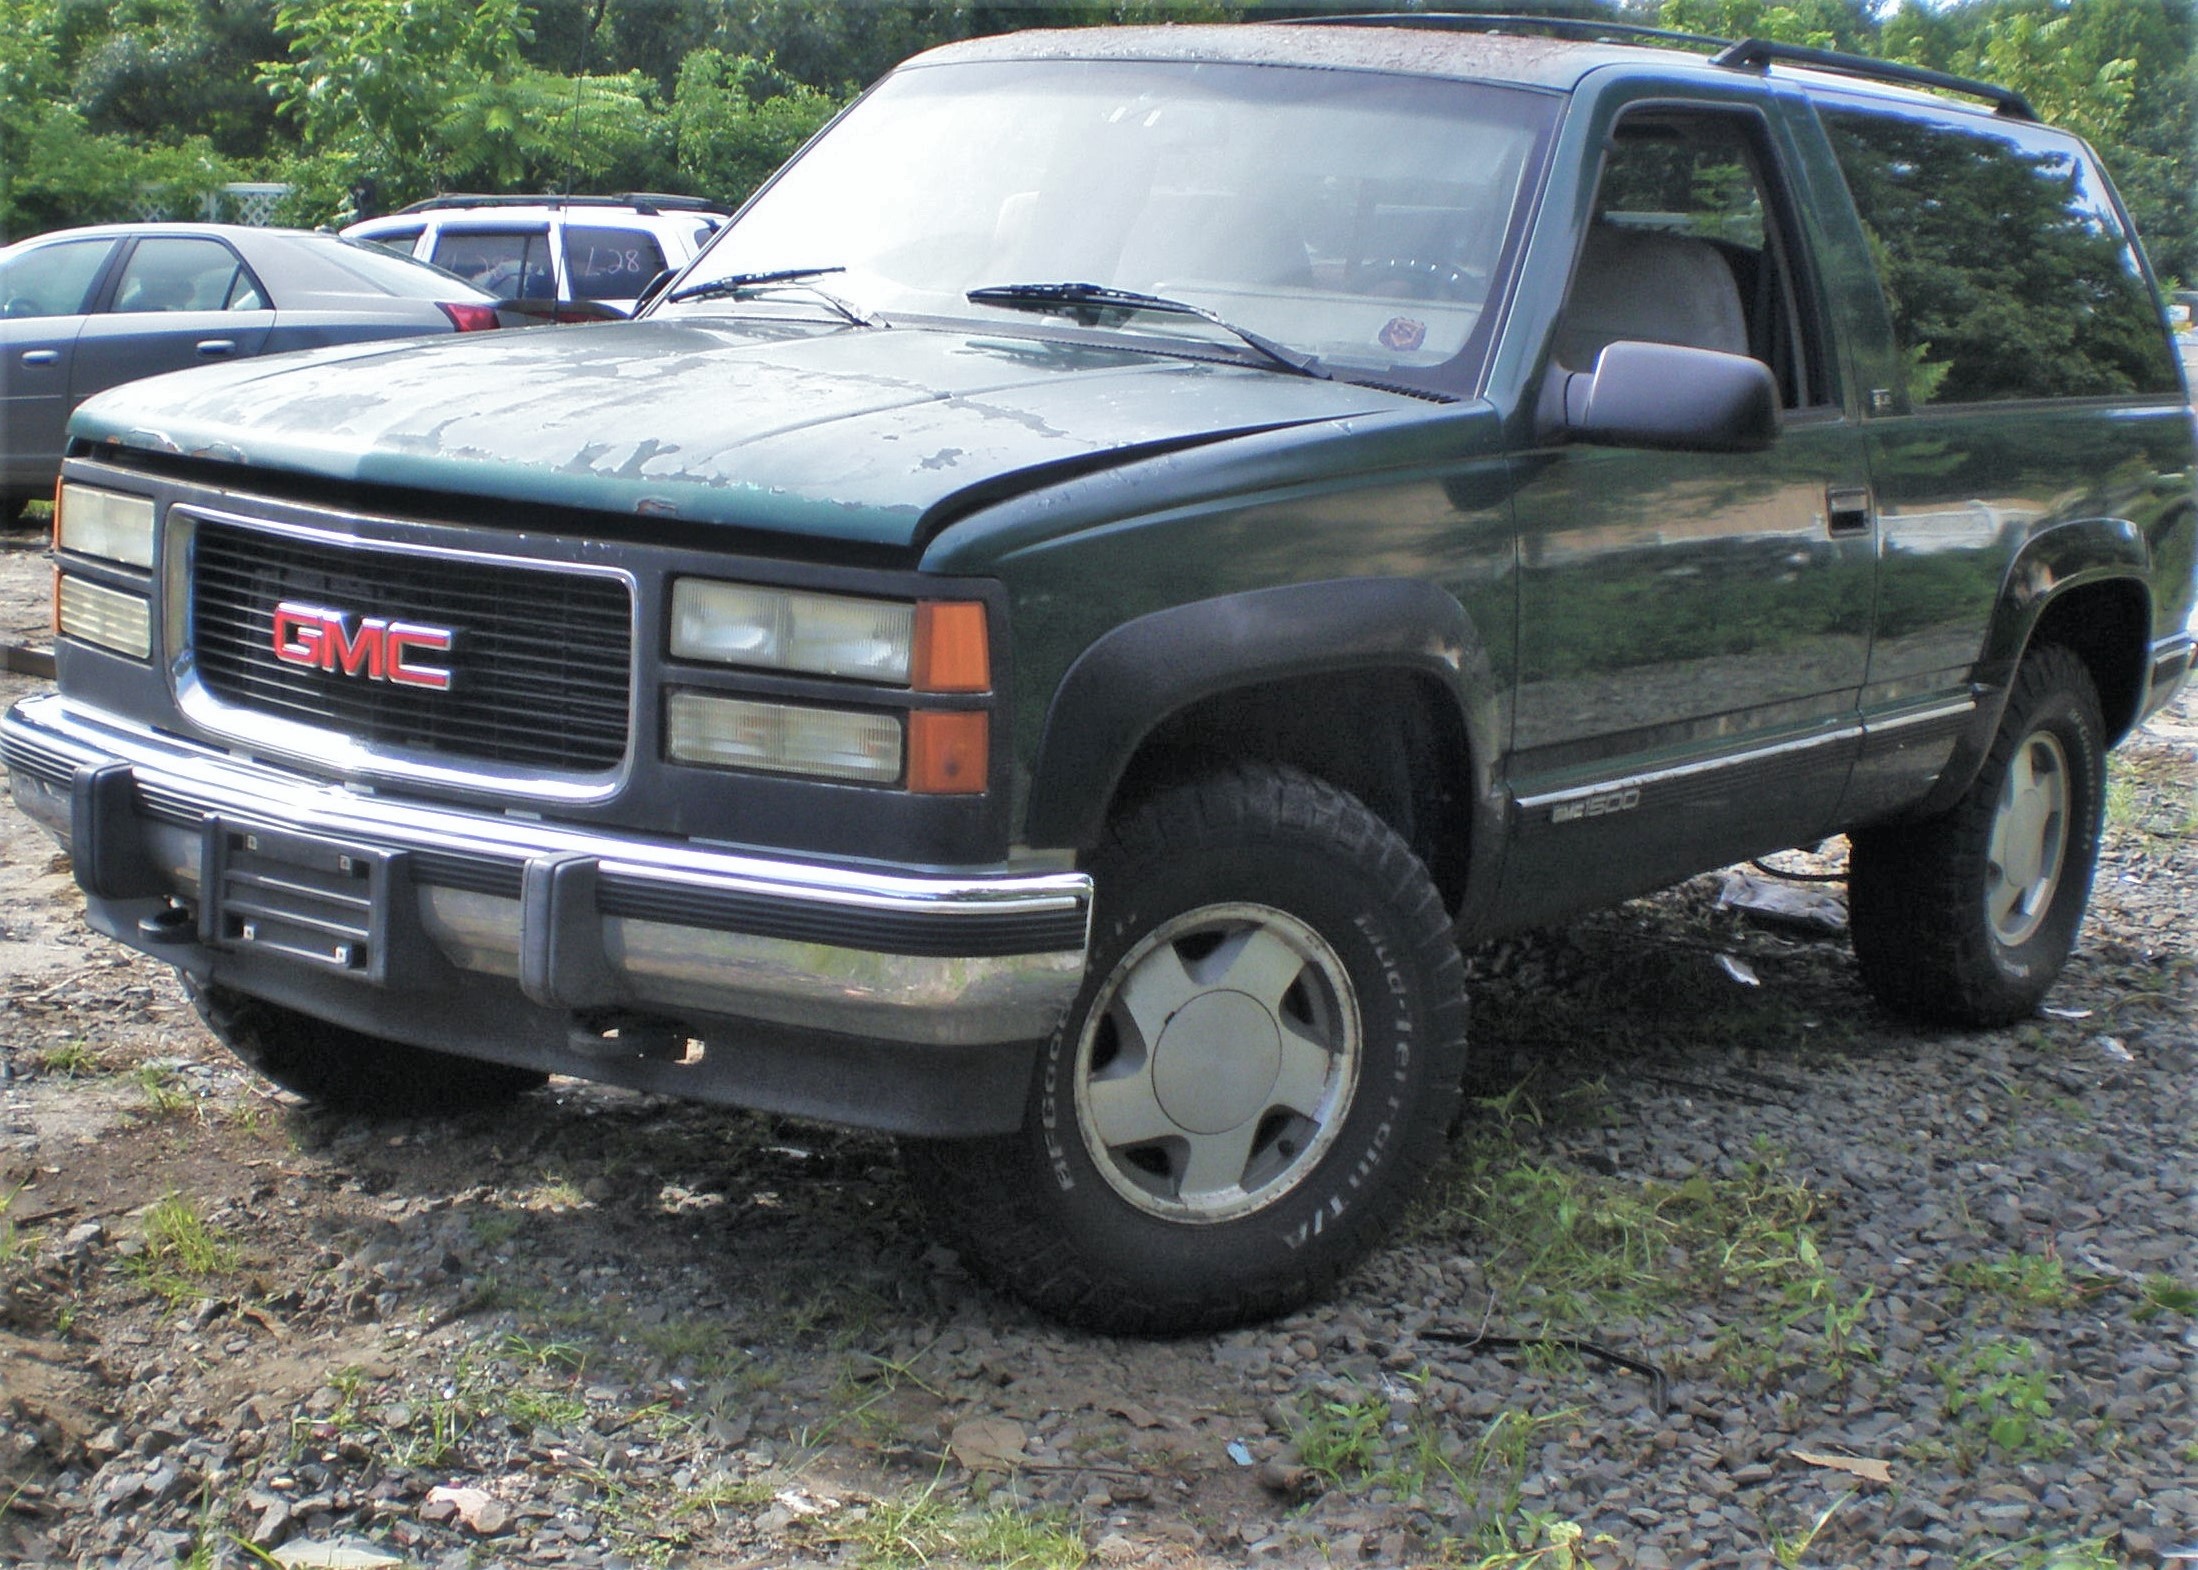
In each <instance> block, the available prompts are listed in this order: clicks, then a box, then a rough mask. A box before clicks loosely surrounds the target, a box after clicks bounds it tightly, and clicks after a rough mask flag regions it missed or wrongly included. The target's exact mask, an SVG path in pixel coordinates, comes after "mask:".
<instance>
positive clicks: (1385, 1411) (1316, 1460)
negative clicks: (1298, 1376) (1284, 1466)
mask: <svg viewBox="0 0 2198 1570" xmlns="http://www.w3.org/2000/svg"><path fill="white" fill-rule="evenodd" d="M1388 1426H1389V1403H1388V1402H1387V1401H1384V1400H1383V1399H1382V1398H1381V1397H1379V1396H1377V1395H1374V1394H1373V1393H1371V1392H1368V1393H1366V1394H1363V1395H1359V1396H1355V1397H1353V1398H1352V1399H1350V1400H1348V1401H1343V1400H1328V1401H1308V1402H1307V1404H1306V1410H1305V1421H1304V1422H1303V1423H1301V1424H1300V1425H1299V1426H1298V1427H1297V1429H1296V1430H1295V1431H1294V1432H1293V1433H1292V1434H1291V1436H1290V1438H1291V1441H1292V1442H1293V1443H1294V1444H1295V1445H1296V1446H1297V1453H1298V1458H1299V1459H1300V1460H1302V1461H1303V1462H1304V1463H1305V1465H1306V1466H1308V1467H1310V1468H1311V1469H1312V1471H1313V1472H1314V1474H1315V1475H1316V1476H1318V1477H1320V1478H1321V1479H1323V1480H1324V1481H1326V1482H1327V1483H1329V1484H1330V1485H1332V1486H1334V1487H1342V1486H1344V1485H1346V1484H1348V1483H1350V1482H1352V1481H1353V1480H1354V1479H1356V1478H1359V1477H1361V1476H1363V1475H1365V1474H1366V1473H1367V1472H1369V1471H1371V1470H1373V1468H1374V1466H1375V1464H1376V1462H1377V1460H1378V1459H1379V1456H1380V1451H1381V1436H1382V1432H1383V1430H1385V1429H1386V1428H1387V1427H1388Z"/></svg>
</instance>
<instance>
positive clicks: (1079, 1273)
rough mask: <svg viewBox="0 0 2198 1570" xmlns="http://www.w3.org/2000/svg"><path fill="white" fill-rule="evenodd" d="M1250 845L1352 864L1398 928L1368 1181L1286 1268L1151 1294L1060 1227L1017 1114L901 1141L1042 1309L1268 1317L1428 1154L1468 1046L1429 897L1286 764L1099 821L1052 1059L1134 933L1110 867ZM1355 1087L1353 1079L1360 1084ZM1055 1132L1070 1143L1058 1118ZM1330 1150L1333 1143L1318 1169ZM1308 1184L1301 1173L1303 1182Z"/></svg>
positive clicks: (956, 1225)
mask: <svg viewBox="0 0 2198 1570" xmlns="http://www.w3.org/2000/svg"><path fill="white" fill-rule="evenodd" d="M1259 843H1266V844H1271V845H1275V846H1277V847H1278V848H1279V847H1296V848H1301V849H1307V850H1313V851H1315V852H1318V853H1321V854H1325V855H1328V856H1331V857H1333V858H1334V859H1335V860H1336V861H1337V863H1338V864H1339V865H1341V866H1347V867H1349V868H1352V869H1354V870H1355V871H1356V872H1358V873H1359V874H1360V875H1361V876H1363V878H1364V879H1365V882H1366V884H1367V886H1369V887H1370V888H1372V889H1374V890H1376V891H1378V898H1379V900H1380V902H1381V903H1380V905H1379V907H1378V908H1380V909H1381V910H1383V911H1384V912H1385V913H1386V915H1387V917H1388V919H1390V920H1392V921H1393V922H1394V923H1395V927H1396V930H1397V931H1398V932H1399V933H1401V934H1403V935H1404V941H1405V944H1406V947H1407V950H1408V953H1407V954H1406V955H1405V956H1401V957H1400V963H1401V964H1404V965H1408V966H1409V967H1410V968H1411V969H1412V970H1413V972H1414V973H1415V974H1416V975H1417V976H1418V978H1419V980H1420V984H1421V987H1422V989H1423V996H1424V1000H1425V1004H1424V1015H1423V1018H1424V1021H1425V1027H1426V1028H1425V1030H1424V1033H1422V1034H1420V1035H1419V1036H1418V1039H1416V1040H1415V1041H1413V1043H1412V1050H1413V1051H1414V1052H1416V1053H1418V1054H1419V1055H1420V1057H1421V1059H1422V1063H1421V1066H1420V1068H1419V1072H1418V1086H1417V1093H1416V1094H1415V1095H1414V1096H1413V1098H1412V1101H1411V1105H1410V1107H1409V1108H1408V1109H1407V1116H1405V1117H1404V1118H1403V1119H1402V1120H1401V1124H1400V1127H1399V1129H1398V1137H1397V1141H1396V1143H1397V1149H1396V1150H1395V1152H1394V1154H1393V1156H1391V1157H1390V1158H1389V1160H1388V1164H1387V1168H1386V1171H1385V1172H1384V1173H1383V1175H1382V1177H1381V1179H1380V1180H1379V1183H1378V1187H1377V1188H1376V1190H1375V1192H1373V1193H1372V1194H1371V1195H1369V1196H1367V1197H1365V1198H1363V1199H1362V1200H1361V1201H1360V1202H1358V1203H1356V1204H1354V1205H1352V1206H1351V1207H1350V1208H1349V1209H1347V1210H1346V1211H1345V1212H1344V1214H1343V1217H1342V1218H1341V1220H1340V1221H1339V1223H1338V1224H1337V1225H1336V1226H1335V1227H1334V1228H1333V1229H1332V1230H1331V1231H1330V1232H1328V1233H1327V1234H1325V1235H1323V1236H1322V1237H1321V1238H1320V1239H1319V1240H1318V1245H1317V1246H1314V1247H1306V1248H1301V1249H1300V1250H1298V1251H1297V1252H1296V1253H1294V1254H1293V1255H1291V1256H1290V1261H1291V1264H1292V1266H1293V1267H1294V1268H1288V1269H1282V1270H1277V1271H1271V1272H1269V1273H1268V1274H1267V1275H1266V1276H1265V1277H1264V1278H1263V1279H1261V1280H1258V1281H1256V1282H1251V1283H1247V1284H1246V1285H1244V1286H1243V1287H1242V1288H1241V1289H1239V1290H1235V1291H1217V1290H1215V1288H1214V1286H1213V1285H1212V1284H1211V1283H1210V1282H1198V1281H1190V1282H1184V1283H1183V1284H1182V1286H1181V1289H1180V1290H1177V1291H1173V1292H1169V1291H1153V1290H1149V1289H1139V1288H1136V1287H1133V1286H1132V1285H1131V1284H1129V1283H1126V1282H1125V1281H1123V1280H1122V1279H1120V1278H1119V1277H1118V1276H1116V1275H1115V1274H1113V1273H1110V1271H1109V1270H1108V1268H1107V1267H1106V1265H1105V1263H1104V1262H1103V1261H1102V1260H1099V1259H1095V1258H1094V1257H1092V1256H1091V1254H1090V1252H1089V1251H1088V1250H1086V1249H1084V1248H1082V1247H1080V1246H1079V1244H1078V1242H1077V1241H1076V1240H1075V1239H1074V1238H1072V1237H1071V1236H1070V1235H1069V1234H1068V1228H1066V1227H1065V1226H1064V1225H1063V1218H1062V1216H1061V1215H1060V1214H1059V1213H1058V1212H1057V1211H1056V1210H1055V1209H1054V1208H1053V1206H1052V1204H1051V1203H1050V1201H1051V1199H1052V1197H1053V1195H1052V1192H1051V1191H1052V1190H1053V1188H1054V1184H1053V1180H1052V1177H1051V1174H1050V1172H1049V1171H1048V1170H1047V1165H1046V1162H1045V1160H1044V1156H1043V1152H1042V1151H1041V1150H1040V1148H1039V1146H1038V1143H1037V1141H1036V1139H1035V1138H1034V1136H1033V1132H1032V1129H1031V1128H1030V1126H1029V1124H1028V1122H1026V1127H1025V1128H1024V1130H1023V1131H1021V1132H1019V1133H1016V1134H1012V1135H1004V1136H1000V1137H997V1138H989V1139H975V1140H951V1141H918V1140H908V1141H904V1142H903V1145H902V1160H903V1165H904V1168H905V1170H906V1171H907V1172H908V1174H909V1176H910V1179H911V1181H912V1183H913V1185H914V1187H915V1188H916V1190H917V1193H918V1194H919V1196H920V1197H921V1198H922V1200H923V1201H924V1203H925V1206H926V1208H927V1209H928V1210H929V1211H930V1212H931V1213H932V1215H933V1217H934V1219H935V1221H936V1223H937V1224H938V1226H939V1228H940V1230H941V1231H942V1232H943V1234H944V1235H945V1236H946V1237H947V1239H948V1240H949V1241H950V1242H951V1243H953V1244H954V1246H955V1247H956V1248H957V1249H958V1250H959V1252H960V1253H961V1255H962V1258H963V1260H964V1261H965V1263H966V1264H967V1265H968V1266H969V1267H970V1268H971V1270H972V1271H973V1272H974V1273H975V1274H976V1275H977V1276H978V1277H979V1279H980V1280H983V1281H984V1282H985V1283H987V1284H988V1285H990V1286H992V1287H994V1288H995V1289H997V1290H1000V1291H1002V1292H1005V1293H1007V1294H1008V1295H1010V1296H1013V1297H1016V1298H1019V1299H1021V1300H1022V1301H1024V1302H1026V1303H1028V1304H1030V1305H1032V1306H1033V1307H1036V1308H1038V1309H1039V1310H1041V1311H1042V1312H1044V1313H1046V1314H1048V1315H1050V1316H1052V1317H1054V1318H1057V1319H1060V1320H1063V1321H1066V1322H1068V1323H1071V1324H1074V1325H1078V1326H1081V1327H1084V1328H1086V1329H1091V1330H1097V1331H1102V1332H1106V1333H1109V1334H1129V1335H1178V1334H1189V1333H1195V1332H1202V1331H1210V1330H1217V1329H1222V1328H1226V1327H1228V1326H1231V1325H1238V1324H1244V1323H1247V1322H1251V1321H1255V1320H1261V1319H1267V1318H1271V1317H1273V1316H1274V1315H1276V1314H1279V1313H1282V1312H1284V1311H1286V1310H1288V1309H1290V1308H1292V1307H1294V1306H1296V1305H1298V1304H1300V1303H1302V1302H1305V1301H1307V1300H1309V1299H1312V1298H1314V1297H1318V1296H1321V1295H1324V1294H1326V1293H1327V1292H1329V1291H1330V1290H1331V1289H1332V1288H1333V1287H1334V1286H1335V1284H1336V1282H1337V1281H1338V1280H1339V1279H1340V1278H1341V1277H1342V1276H1343V1275H1344V1274H1345V1273H1346V1272H1348V1271H1349V1270H1350V1269H1351V1268H1353V1267H1354V1266H1355V1265H1356V1264H1357V1263H1358V1262H1359V1261H1360V1260H1361V1259H1363V1258H1364V1257H1365V1256H1366V1255H1367V1254H1368V1253H1370V1252H1371V1251H1372V1250H1373V1249H1374V1248H1375V1247H1376V1246H1377V1245H1378V1244H1379V1242H1380V1241H1381V1239H1382V1238H1383V1237H1384V1236H1386V1235H1387V1233H1388V1231H1389V1230H1390V1228H1391V1227H1392V1226H1393V1225H1394V1224H1395V1222H1396V1220H1397V1218H1398V1216H1399V1215H1400V1214H1401V1213H1402V1212H1403V1210H1404V1209H1405V1207H1406V1206H1407V1205H1408V1204H1409V1202H1410V1201H1411V1199H1412V1197H1413V1196H1414V1195H1415V1194H1416V1193H1417V1191H1418V1189H1419V1187H1420V1184H1421V1179H1422V1178H1423V1177H1424V1175H1425V1174H1426V1172H1427V1171H1428V1169H1429V1168H1430V1167H1432V1166H1433V1165H1434V1163H1435V1162H1436V1161H1437V1160H1438V1159H1439V1158H1440V1157H1441V1155H1442V1154H1443V1151H1444V1148H1445V1144H1446V1140H1447V1134H1448V1130H1449V1129H1450V1127H1451V1125H1452V1122H1453V1119H1454V1115H1455V1112H1456V1108H1457V1105H1458V1101H1459V1098H1460V1095H1461V1094H1462V1091H1461V1084H1462V1080H1463V1078H1464V1070H1465V1058H1466V1051H1467V1047H1466V996H1465V968H1464V963H1463V961H1462V959H1461V958H1460V956H1459V953H1458V948H1457V944H1456V942H1455V941H1454V939H1453V936H1452V932H1451V925H1450V918H1449V916H1448V914H1447V912H1446V911H1445V910H1444V907H1443V903H1442V897H1441V895H1440V894H1439V893H1438V892H1437V891H1436V889H1435V886H1434V883H1433V880H1432V879H1431V878H1429V876H1428V874H1427V871H1426V869H1425V868H1424V867H1423V866H1422V865H1421V863H1420V861H1419V859H1418V858H1417V857H1416V856H1414V855H1413V853H1412V851H1411V849H1410V848H1409V847H1408V846H1407V845H1406V844H1405V843H1404V841H1403V840H1402V839H1400V838H1399V837H1398V836H1397V835H1396V833H1395V832H1394V831H1393V830H1391V829H1390V827H1389V826H1388V825H1387V824H1386V823H1384V822H1382V820H1381V819H1379V818H1377V817H1376V816H1375V815H1374V814H1373V813H1372V812H1371V811H1369V810H1368V809H1367V808H1366V807H1365V806H1364V805H1363V804H1361V803H1360V802H1359V801H1358V800H1357V799H1356V798H1355V797H1353V796H1350V795H1348V794H1346V793H1345V792H1343V791H1341V790H1339V789H1337V788H1336V787H1335V786H1333V785H1330V784H1328V783H1327V782H1326V781H1323V780H1320V779H1316V778H1314V777H1313V776H1311V775H1308V774H1305V773H1302V772H1300V771H1298V770H1296V769H1294V768H1289V767H1285V766H1280V765H1265V764H1242V765H1237V766H1234V767H1230V768H1227V769H1224V770H1220V771H1217V772H1214V773H1211V774H1206V775H1203V776H1200V777H1199V778H1197V779H1195V780H1192V781H1189V782H1187V783H1184V784H1181V785H1178V786H1176V787H1174V788H1172V789H1169V790H1167V791H1165V792H1163V793H1161V794H1160V795H1158V796H1155V797H1153V798H1151V799H1150V800H1148V801H1146V802H1145V803H1144V804H1143V805H1141V806H1138V807H1135V808H1133V809H1131V810H1130V811H1129V812H1128V813H1127V814H1125V815H1123V816H1120V817H1118V818H1117V819H1116V820H1115V821H1114V822H1113V823H1111V824H1110V825H1109V827H1108V830H1107V833H1106V835H1105V836H1104V838H1103V839H1102V842H1101V844H1100V845H1099V846H1098V847H1097V848H1096V850H1095V851H1094V852H1093V854H1092V855H1091V856H1090V857H1089V858H1088V864H1089V865H1090V867H1091V869H1092V872H1093V877H1094V882H1095V885H1096V887H1097V889H1098V902H1099V910H1098V912H1097V913H1096V915H1095V919H1094V924H1093V940H1092V955H1093V964H1092V965H1091V967H1090V969H1089V971H1088V973H1087V975H1086V978H1085V983H1084V989H1083V991H1082V993H1081V994H1080V996H1079V997H1078V999H1077V1001H1076V1004H1075V1005H1074V1006H1073V1007H1072V1008H1071V1009H1070V1010H1069V1012H1068V1015H1067V1017H1066V1018H1065V1019H1064V1020H1063V1021H1062V1023H1061V1026H1060V1027H1059V1029H1058V1031H1057V1032H1056V1034H1055V1037H1054V1040H1053V1042H1052V1043H1051V1044H1050V1045H1049V1047H1048V1049H1047V1052H1048V1054H1058V1053H1065V1054H1066V1057H1067V1061H1068V1065H1069V1066H1068V1069H1067V1070H1065V1072H1068V1073H1070V1074H1073V1068H1074V1059H1075V1054H1076V1050H1077V1041H1078V1037H1079V1034H1080V1032H1081V1030H1082V1026H1083V1018H1084V1014H1085V1010H1086V1008H1087V1006H1088V1005H1089V1003H1090V1002H1091V1000H1092V997H1093V994H1094V992H1095V990H1096V988H1097V986H1098V985H1099V983H1100V982H1101V981H1102V980H1103V979H1104V976H1105V973H1106V972H1107V971H1108V970H1110V969H1111V968H1112V967H1113V965H1114V964H1115V962H1116V960H1117V959H1118V958H1119V957H1120V956H1121V955H1122V954H1124V953H1126V952H1127V950H1128V949H1129V948H1130V947H1131V946H1133V945H1134V943H1135V942H1136V940H1137V937H1138V936H1139V935H1141V934H1139V933H1134V932H1131V933H1125V932H1120V931H1112V932H1110V931H1109V930H1107V924H1108V923H1109V922H1110V919H1111V916H1112V913H1113V908H1114V907H1116V906H1118V905H1121V904H1125V903H1128V902H1129V901H1130V900H1131V899H1132V898H1134V896H1133V895H1132V894H1130V893H1129V892H1127V891H1124V892H1123V893H1121V894H1120V895H1118V896H1112V897H1110V893H1109V889H1110V885H1111V883H1112V880H1113V879H1115V878H1118V877H1121V876H1123V875H1124V873H1125V872H1127V871H1128V870H1129V869H1133V868H1137V867H1167V866H1170V865H1175V864H1178V863H1180V862H1182V861H1183V860H1185V859H1186V858H1190V857H1193V856H1197V855H1199V854H1201V853H1203V852H1206V851H1208V850H1213V849H1216V848H1226V847H1232V846H1245V845H1253V844H1259ZM1331 941H1332V939H1331ZM1044 1062H1045V1056H1044V1055H1042V1056H1041V1062H1040V1067H1039V1070H1038V1071H1037V1073H1036V1074H1035V1075H1034V1083H1033V1086H1032V1095H1031V1101H1030V1105H1029V1111H1028V1114H1027V1117H1028V1119H1030V1120H1035V1119H1036V1118H1037V1116H1038V1110H1039V1105H1040V1097H1041V1092H1042V1082H1043V1078H1044ZM1366 1094H1367V1087H1366V1086H1365V1085H1364V1084H1363V1083H1362V1085H1361V1088H1360V1092H1359V1095H1360V1096H1365V1095H1366ZM1353 1110H1354V1113H1355V1112H1356V1110H1357V1102H1356V1098H1355V1099H1354V1108H1353ZM1065 1137H1066V1138H1067V1139H1068V1140H1070V1141H1074V1140H1076V1138H1077V1136H1076V1134H1075V1132H1074V1130H1073V1127H1072V1128H1071V1129H1070V1130H1069V1131H1068V1132H1067V1134H1066V1136H1065ZM1339 1144H1340V1142H1339ZM1338 1156H1339V1152H1338V1151H1334V1150H1332V1151H1331V1152H1330V1153H1329V1156H1328V1158H1327V1160H1326V1161H1324V1163H1323V1166H1324V1167H1325V1166H1326V1165H1327V1161H1334V1160H1336V1159H1338ZM1314 1181H1315V1179H1313V1178H1308V1179H1307V1183H1308V1185H1310V1184H1311V1183H1313V1182H1314ZM1223 1224H1224V1225H1227V1224H1228V1223H1223Z"/></svg>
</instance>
